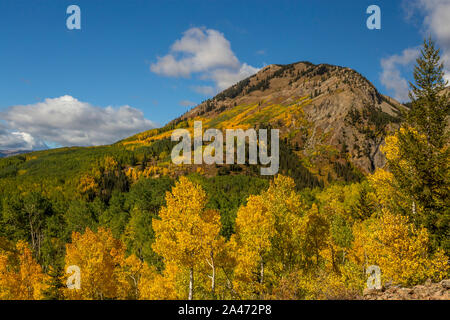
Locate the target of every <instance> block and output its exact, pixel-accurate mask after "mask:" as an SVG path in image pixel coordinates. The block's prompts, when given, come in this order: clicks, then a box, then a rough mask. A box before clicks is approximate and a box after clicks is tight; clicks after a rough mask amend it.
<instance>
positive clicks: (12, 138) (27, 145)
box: [0, 125, 47, 151]
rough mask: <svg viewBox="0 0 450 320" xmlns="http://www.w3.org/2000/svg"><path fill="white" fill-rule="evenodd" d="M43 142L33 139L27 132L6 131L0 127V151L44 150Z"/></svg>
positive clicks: (5, 128) (3, 127)
mask: <svg viewBox="0 0 450 320" xmlns="http://www.w3.org/2000/svg"><path fill="white" fill-rule="evenodd" d="M46 148H47V146H46V144H45V143H44V142H43V141H40V140H37V139H35V138H34V137H33V136H31V135H30V134H29V133H27V132H18V131H11V130H8V128H7V127H6V126H3V125H0V150H14V151H16V150H37V149H46Z"/></svg>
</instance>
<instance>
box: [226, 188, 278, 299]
mask: <svg viewBox="0 0 450 320" xmlns="http://www.w3.org/2000/svg"><path fill="white" fill-rule="evenodd" d="M274 225H275V218H274V216H273V215H272V214H271V212H270V211H269V210H268V209H267V207H266V205H265V201H264V199H263V197H262V196H261V195H259V196H250V197H249V198H248V201H247V205H246V206H243V207H241V208H239V211H238V213H237V218H236V234H235V235H233V237H232V239H231V241H232V243H234V247H235V250H234V252H235V259H236V262H237V265H236V269H235V287H236V289H237V290H238V291H239V292H240V294H241V295H242V296H243V297H251V295H252V294H253V293H254V292H258V291H259V292H261V290H262V287H263V283H264V264H265V258H266V255H267V253H268V252H269V250H270V248H271V241H270V240H271V238H272V237H273V235H274V234H275V227H274ZM257 270H259V271H257Z"/></svg>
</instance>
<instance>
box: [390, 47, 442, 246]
mask: <svg viewBox="0 0 450 320" xmlns="http://www.w3.org/2000/svg"><path fill="white" fill-rule="evenodd" d="M446 84H447V82H446V81H445V80H444V73H443V64H442V62H441V60H440V56H439V49H437V48H435V45H434V42H433V41H432V40H431V39H428V40H425V42H424V45H423V48H422V50H421V56H420V57H419V58H418V59H417V65H416V67H415V69H414V83H410V86H411V92H410V97H411V99H412V102H411V108H410V110H409V112H408V114H407V115H406V119H407V121H406V123H405V124H404V125H403V126H402V128H401V129H400V131H399V132H397V133H396V134H395V135H394V136H391V137H388V138H386V147H385V148H384V150H385V152H386V158H387V160H388V164H389V168H390V170H391V171H392V173H393V175H394V177H395V179H396V180H397V182H398V185H399V186H400V188H401V189H403V191H404V192H405V193H406V194H407V195H409V197H410V198H411V200H412V206H411V217H412V219H413V221H415V222H416V224H418V225H423V226H425V227H426V228H427V229H428V231H429V232H430V237H431V239H432V242H433V245H434V248H436V247H442V248H444V249H445V250H446V251H447V253H448V252H449V251H450V228H449V227H448V226H449V225H450V207H449V203H448V199H449V180H450V177H449V162H450V161H449V157H450V153H449V149H448V145H449V143H448V141H449V140H448V137H449V136H448V127H447V123H448V122H447V117H448V115H449V106H450V103H449V96H448V94H445V92H444V91H443V89H444V88H445V86H446Z"/></svg>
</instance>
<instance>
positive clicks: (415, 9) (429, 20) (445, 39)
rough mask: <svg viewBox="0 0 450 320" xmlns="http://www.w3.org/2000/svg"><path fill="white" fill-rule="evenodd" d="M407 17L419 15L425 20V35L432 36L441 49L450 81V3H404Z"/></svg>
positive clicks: (437, 0) (421, 0) (425, 0)
mask: <svg viewBox="0 0 450 320" xmlns="http://www.w3.org/2000/svg"><path fill="white" fill-rule="evenodd" d="M403 4H404V7H405V9H406V14H407V17H408V18H410V17H411V16H412V15H414V14H419V15H420V16H421V18H423V33H424V35H430V34H431V35H432V36H433V37H434V38H435V40H436V41H437V43H438V45H439V47H440V48H441V57H442V58H443V60H444V65H445V77H446V79H447V80H450V23H449V21H450V1H449V0H414V1H413V2H411V1H406V0H404V2H403Z"/></svg>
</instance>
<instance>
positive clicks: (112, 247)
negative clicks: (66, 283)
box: [64, 228, 125, 300]
mask: <svg viewBox="0 0 450 320" xmlns="http://www.w3.org/2000/svg"><path fill="white" fill-rule="evenodd" d="M124 253H125V247H124V245H123V244H122V242H121V241H120V240H117V239H115V238H114V237H113V235H112V233H111V231H110V230H108V229H104V228H99V229H98V232H93V231H91V230H90V229H89V228H86V231H85V233H84V234H80V233H78V232H74V233H73V234H72V243H69V244H67V245H66V257H65V269H66V270H67V268H68V267H69V266H72V265H75V266H78V267H79V268H80V271H81V288H80V289H68V288H66V289H65V291H64V294H65V296H66V298H68V299H85V300H91V299H97V300H103V299H113V298H119V297H120V293H121V292H123V290H122V291H121V289H120V286H121V285H123V282H121V281H120V279H121V278H122V277H123V276H122V275H121V274H120V273H121V272H122V270H121V266H123V265H124Z"/></svg>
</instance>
